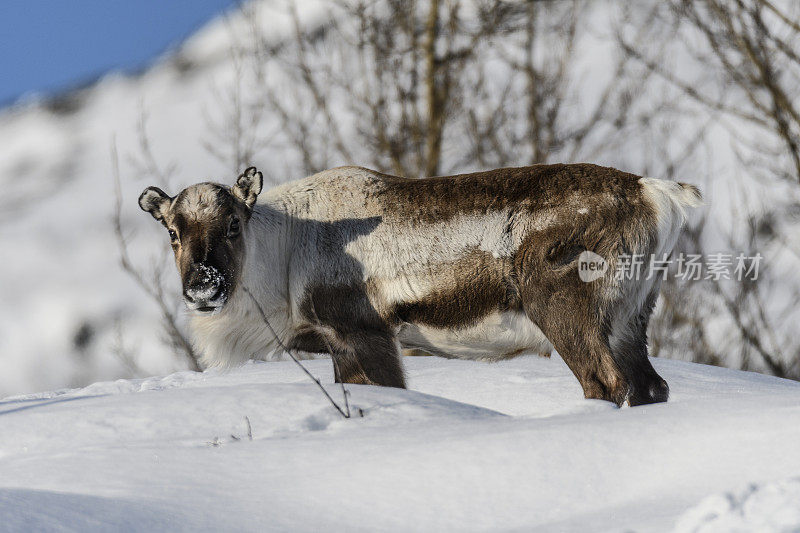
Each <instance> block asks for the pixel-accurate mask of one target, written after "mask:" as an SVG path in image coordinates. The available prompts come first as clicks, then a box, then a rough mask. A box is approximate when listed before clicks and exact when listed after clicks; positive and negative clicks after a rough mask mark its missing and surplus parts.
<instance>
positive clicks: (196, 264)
mask: <svg viewBox="0 0 800 533" xmlns="http://www.w3.org/2000/svg"><path fill="white" fill-rule="evenodd" d="M262 186H263V177H262V175H261V172H258V171H257V170H256V168H255V167H250V168H248V169H247V170H245V172H244V173H243V174H242V175H240V176H239V177H238V178H237V180H236V184H235V185H234V186H233V187H231V188H228V187H225V186H223V185H218V184H216V183H198V184H197V185H192V186H191V187H187V188H186V189H184V190H182V191H181V192H180V193H179V194H178V195H176V196H174V197H170V196H169V195H167V194H166V193H165V192H164V191H162V190H161V189H159V188H158V187H148V188H147V189H145V190H144V192H143V193H142V195H141V196H139V207H141V208H142V209H143V210H145V211H147V212H148V213H150V214H151V215H153V218H155V219H156V220H158V221H159V222H161V223H162V224H163V225H164V227H166V228H167V230H168V231H169V237H170V241H171V243H172V251H173V252H174V253H175V264H176V265H177V266H178V272H179V273H180V275H181V281H182V284H183V298H184V301H185V302H186V306H187V307H188V308H189V309H191V310H193V311H197V312H200V313H212V312H217V311H220V310H221V309H222V307H223V306H224V305H225V303H226V302H227V300H228V297H229V296H230V295H231V294H232V293H233V291H234V289H235V288H236V284H237V282H238V280H239V277H240V275H241V270H242V264H243V263H244V253H245V250H244V242H243V239H242V231H243V230H244V228H245V225H246V224H247V223H248V221H249V220H250V215H251V214H252V210H253V205H254V204H255V202H256V197H257V196H258V194H259V193H260V192H261V187H262Z"/></svg>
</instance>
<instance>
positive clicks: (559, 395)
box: [0, 356, 800, 531]
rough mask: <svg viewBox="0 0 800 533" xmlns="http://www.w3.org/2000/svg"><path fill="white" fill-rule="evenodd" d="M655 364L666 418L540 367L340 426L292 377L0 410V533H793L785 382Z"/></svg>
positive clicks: (462, 372)
mask: <svg viewBox="0 0 800 533" xmlns="http://www.w3.org/2000/svg"><path fill="white" fill-rule="evenodd" d="M653 362H654V364H655V365H656V367H657V369H658V371H659V372H660V373H661V374H662V375H663V376H664V377H665V378H666V379H667V380H668V381H669V383H670V386H671V389H672V397H671V399H670V402H669V403H667V404H659V405H650V406H642V407H636V408H622V409H617V408H615V407H614V406H612V405H611V404H609V403H606V402H601V401H593V400H585V399H583V398H582V394H581V390H580V386H579V385H578V383H577V381H576V380H575V379H574V378H573V377H572V375H571V374H570V372H569V370H568V369H567V368H566V366H565V365H564V363H563V362H562V361H561V360H560V359H559V358H558V357H556V356H554V357H553V358H552V359H538V358H534V357H522V358H518V359H515V360H513V361H506V362H501V363H496V364H487V363H479V362H470V361H453V360H445V359H440V358H434V357H419V358H405V363H406V366H407V369H408V376H409V384H410V387H411V389H410V390H399V389H388V388H378V387H369V386H356V385H349V386H348V390H349V391H350V395H351V402H352V405H353V409H354V411H358V410H360V411H363V413H364V416H363V417H356V418H353V419H351V420H344V419H342V418H341V417H340V416H339V415H338V414H337V413H336V411H335V410H334V409H333V408H332V407H331V406H330V405H329V404H327V403H326V401H325V400H324V398H323V397H322V395H321V394H320V392H319V390H317V389H316V388H315V386H314V385H313V384H312V383H310V382H309V381H307V378H306V377H305V376H304V375H303V374H302V373H301V372H300V370H299V369H297V368H296V367H295V366H293V363H291V362H274V363H249V364H247V365H245V366H243V367H241V368H238V369H234V370H232V371H229V372H218V371H208V372H205V373H192V372H182V373H178V374H172V375H170V376H166V377H162V378H149V379H140V380H120V381H116V382H108V383H97V384H94V385H91V386H89V387H86V388H83V389H75V390H62V391H56V392H51V393H40V394H35V395H27V396H17V397H12V398H7V399H5V400H2V401H0V428H1V430H0V530H2V531H30V530H45V531H108V530H127V531H154V530H155V531H158V530H162V531H163V530H169V531H198V530H199V531H219V530H248V531H286V530H291V531H320V530H332V531H345V530H346V531H359V530H361V531H376V530H378V531H464V530H468V531H487V530H492V531H497V530H501V531H509V530H519V531H670V530H672V529H674V528H676V526H677V527H678V529H679V530H680V531H729V530H737V528H738V530H741V531H747V530H751V529H758V530H759V531H796V530H797V528H800V513H799V512H798V508H799V506H800V498H798V494H799V493H800V491H799V489H798V485H799V484H800V482H798V481H797V479H798V477H800V452H799V451H798V450H800V384H798V383H795V382H790V381H785V380H780V379H777V378H771V377H766V376H762V375H758V374H751V373H745V372H737V371H731V370H725V369H720V368H713V367H707V366H702V365H695V364H689V363H682V362H677V361H667V360H658V359H657V360H654V361H653ZM305 364H306V365H307V367H308V368H309V369H310V370H311V371H312V372H313V373H314V374H315V375H317V376H319V377H320V378H321V379H322V380H323V382H324V383H325V384H326V387H328V390H329V392H330V393H331V395H332V396H333V397H334V398H337V399H340V397H341V396H340V395H341V391H340V389H339V387H338V386H337V385H334V384H333V383H331V382H332V375H331V374H332V372H331V364H330V361H328V360H314V361H306V362H305ZM748 487H750V488H748ZM720 493H722V494H725V493H729V494H733V495H723V496H714V494H720Z"/></svg>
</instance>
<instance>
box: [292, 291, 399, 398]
mask: <svg viewBox="0 0 800 533" xmlns="http://www.w3.org/2000/svg"><path fill="white" fill-rule="evenodd" d="M302 309H303V313H304V314H305V315H306V317H307V318H308V320H309V322H311V324H312V327H313V328H314V330H315V331H316V333H317V334H318V335H319V336H320V337H321V339H322V340H323V341H324V343H325V344H326V350H325V351H327V352H330V353H331V358H332V359H333V361H334V372H335V375H336V381H337V382H344V383H357V384H367V385H382V386H384V387H398V388H405V387H406V383H405V376H404V374H403V367H402V364H401V363H400V344H399V342H398V341H397V337H396V335H395V333H394V331H393V330H392V328H391V327H390V326H389V325H388V324H387V323H386V322H385V321H384V320H383V319H382V318H381V317H380V315H379V314H378V313H377V311H376V310H375V308H374V307H373V306H372V304H371V303H370V302H369V299H368V298H367V296H366V294H365V293H364V292H363V291H362V290H361V289H360V288H358V287H356V288H353V287H319V288H317V289H316V290H315V291H312V292H311V293H310V294H309V296H308V298H307V299H306V300H305V302H304V303H303V305H302Z"/></svg>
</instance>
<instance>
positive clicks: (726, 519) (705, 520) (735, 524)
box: [675, 478, 800, 533]
mask: <svg viewBox="0 0 800 533" xmlns="http://www.w3.org/2000/svg"><path fill="white" fill-rule="evenodd" d="M798 527H800V478H794V479H786V480H781V481H778V482H775V483H768V484H766V485H761V486H759V485H752V486H750V487H748V488H747V489H745V490H744V491H742V492H741V493H738V494H731V493H726V494H717V495H714V496H709V497H708V498H706V499H705V500H703V501H702V502H701V503H700V504H699V505H698V506H697V507H694V508H692V509H691V510H690V511H688V512H687V513H686V514H685V515H684V516H683V517H682V518H681V520H680V522H678V526H677V527H676V528H675V530H676V532H678V533H683V532H686V533H689V532H693V533H694V532H696V533H701V532H702V533H712V532H716V531H719V532H739V531H797V530H798Z"/></svg>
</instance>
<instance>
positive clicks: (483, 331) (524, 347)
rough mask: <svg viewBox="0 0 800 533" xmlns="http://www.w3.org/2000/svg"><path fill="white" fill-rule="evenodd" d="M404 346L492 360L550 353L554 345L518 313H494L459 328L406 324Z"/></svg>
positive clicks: (402, 331) (454, 355) (455, 355)
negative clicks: (527, 353) (520, 354)
mask: <svg viewBox="0 0 800 533" xmlns="http://www.w3.org/2000/svg"><path fill="white" fill-rule="evenodd" d="M400 341H401V342H402V343H403V344H404V345H407V346H413V347H418V348H422V349H428V350H429V351H433V352H434V353H439V354H442V355H449V356H451V357H457V358H460V359H474V360H484V361H493V360H500V359H504V358H506V357H509V356H514V355H517V354H519V353H522V352H530V353H550V352H551V351H552V349H553V345H552V344H550V341H549V340H547V337H545V336H544V333H542V330H540V329H539V328H538V327H537V326H536V324H534V323H533V322H531V320H530V319H529V318H528V317H527V316H526V315H525V314H524V313H521V312H513V311H507V312H502V313H500V312H495V313H492V314H490V315H488V316H486V317H485V318H484V319H483V320H481V321H480V322H478V323H477V324H475V325H473V326H470V327H467V328H461V329H445V328H433V327H430V326H425V325H409V326H406V327H404V328H403V329H402V330H401V332H400Z"/></svg>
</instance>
